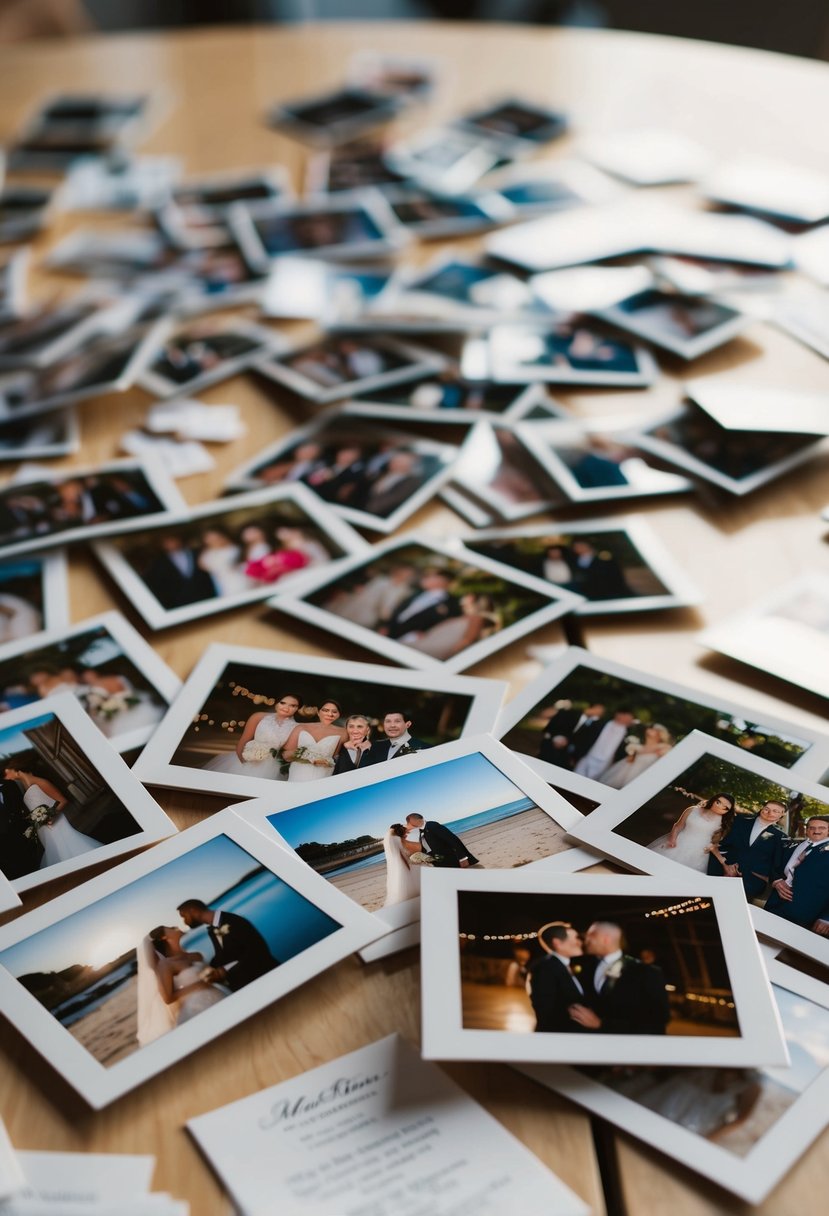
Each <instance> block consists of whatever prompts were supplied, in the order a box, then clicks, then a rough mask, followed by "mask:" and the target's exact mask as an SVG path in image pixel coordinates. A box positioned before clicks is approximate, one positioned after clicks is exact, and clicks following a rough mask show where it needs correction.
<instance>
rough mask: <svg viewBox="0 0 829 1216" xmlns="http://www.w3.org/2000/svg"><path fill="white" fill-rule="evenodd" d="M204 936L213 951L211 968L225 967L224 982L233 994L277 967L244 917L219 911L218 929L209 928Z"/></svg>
mask: <svg viewBox="0 0 829 1216" xmlns="http://www.w3.org/2000/svg"><path fill="white" fill-rule="evenodd" d="M207 933H208V936H209V937H210V940H211V942H212V943H213V949H214V951H215V953H214V955H213V959H212V961H211V964H210V965H211V967H223V968H224V970H225V975H226V979H225V980H224V981H223V982H224V983H226V984H227V986H228V988H230V989H231V990H232V991H233V992H237V991H238V990H239V989H240V988H244V987H245V985H246V984H250V983H252V982H253V980H258V979H259V978H260V976H263V975H265V974H266V973H267V972H268V971H273V969H274V967H278V966H279V961H278V960H277V959H275V958H274V957H273V955H272V954H271V952H270V950H269V949H268V944H267V942H266V941H265V939H264V937H263V936H262V934H261V933H260V932H259V930H258V929H255V928H254V927H253V925H252V924H251V923H250V921H249V920H245V918H244V916H237V915H236V913H235V912H221V913H220V915H219V927H218V929H217V928H216V927H215V926H214V925H210V926H209V927H208V930H207Z"/></svg>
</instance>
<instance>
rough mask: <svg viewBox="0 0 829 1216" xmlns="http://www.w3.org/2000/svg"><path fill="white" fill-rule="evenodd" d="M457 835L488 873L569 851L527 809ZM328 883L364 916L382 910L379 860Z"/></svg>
mask: <svg viewBox="0 0 829 1216" xmlns="http://www.w3.org/2000/svg"><path fill="white" fill-rule="evenodd" d="M459 835H460V837H461V839H462V840H463V842H464V844H465V845H466V847H467V848H468V849H469V850H470V851H471V852H472V854H473V855H474V856H475V857H477V858H478V860H479V862H480V863H481V867H485V868H486V869H488V870H512V869H515V868H516V867H517V866H525V865H526V864H527V863H528V862H530V861H540V859H541V858H542V857H551V856H552V855H553V854H554V853H561V852H563V850H564V849H566V848H569V847H570V846H569V845H567V844H566V843H565V841H564V836H565V832H564V829H563V828H560V827H559V826H558V824H557V823H556V822H555V821H554V820H553V819H551V818H550V816H549V815H545V813H544V812H543V811H542V810H539V808H538V807H530V809H529V810H527V811H521V812H520V813H519V814H518V815H510V816H509V817H508V818H506V819H502V820H501V821H500V822H499V823H488V824H485V825H484V827H480V828H472V829H471V831H469V832H461V833H459ZM328 881H329V882H330V883H332V884H333V885H334V886H335V887H337V889H338V890H340V891H342V892H343V894H344V895H349V896H350V897H351V898H352V899H354V900H356V901H357V903H358V904H361V905H362V906H363V907H364V908H365V909H366V911H368V912H376V911H377V909H378V908H382V906H383V900H384V899H385V895H386V866H385V862H384V861H383V860H382V859H381V860H380V861H379V862H378V863H377V865H373V866H366V867H365V868H363V869H361V870H355V871H354V872H353V873H352V874H340V875H338V876H337V877H336V878H329V880H328Z"/></svg>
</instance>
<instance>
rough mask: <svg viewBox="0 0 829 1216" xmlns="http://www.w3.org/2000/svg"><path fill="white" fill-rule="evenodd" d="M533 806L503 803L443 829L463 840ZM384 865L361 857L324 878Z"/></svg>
mask: <svg viewBox="0 0 829 1216" xmlns="http://www.w3.org/2000/svg"><path fill="white" fill-rule="evenodd" d="M534 806H535V803H534V802H533V800H532V798H526V797H525V798H516V799H515V800H514V801H513V802H505V803H504V804H503V805H502V806H494V807H490V809H489V810H487V811H479V812H478V814H477V815H467V817H466V818H465V819H454V820H453V819H450V820H449V821H448V822H447V823H445V824H444V827H447V828H449V830H450V832H454V833H455V835H456V836H460V838H461V840H463V835H464V832H471V831H472V829H473V828H483V827H486V826H487V824H489V823H500V822H501V821H502V820H503V819H511V818H512V816H513V815H520V814H521V813H522V812H523V811H529V810H530V809H531V808H532V807H534ZM385 864H386V859H385V857H384V855H383V854H382V853H379V854H377V853H375V854H374V855H373V856H372V857H361V858H360V860H359V861H351V862H349V863H348V864H347V865H344V866H340V867H339V868H338V869H336V870H329V871H328V872H327V873H326V874H325V875H324V877H325V878H336V877H337V876H339V875H340V874H353V873H355V871H357V870H367V869H369V868H370V867H371V866H384V865H385Z"/></svg>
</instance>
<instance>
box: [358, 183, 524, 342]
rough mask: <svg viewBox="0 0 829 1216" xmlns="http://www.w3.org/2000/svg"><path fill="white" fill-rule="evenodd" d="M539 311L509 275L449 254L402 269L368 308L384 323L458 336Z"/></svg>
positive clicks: (513, 276) (520, 284)
mask: <svg viewBox="0 0 829 1216" xmlns="http://www.w3.org/2000/svg"><path fill="white" fill-rule="evenodd" d="M470 197H471V196H470ZM539 311H541V312H545V311H546V310H544V309H539V305H538V302H537V301H536V300H535V299H534V296H533V293H532V291H531V289H530V287H529V286H528V285H527V284H526V283H524V282H523V281H522V280H520V279H518V278H516V277H515V275H512V274H508V273H507V272H505V271H504V270H503V269H496V268H495V267H492V266H487V265H485V264H484V263H483V262H482V261H480V260H478V259H475V258H462V257H460V256H458V255H457V254H452V253H449V254H442V255H440V256H438V257H437V258H436V259H435V260H434V261H433V262H430V263H428V264H427V265H426V266H417V267H410V268H409V269H407V270H402V271H401V272H400V273H399V274H398V275H397V276H396V277H395V279H394V280H393V281H392V282H391V283H390V284H389V286H388V288H387V289H386V291H384V292H383V294H382V295H381V296H380V297H379V298H378V299H377V300H376V301H375V302H374V305H373V312H374V313H375V314H376V316H377V319H378V320H382V321H383V322H384V323H388V324H400V323H401V322H407V323H408V324H409V325H410V326H411V327H412V328H416V327H417V326H418V325H419V327H420V328H421V329H423V330H424V331H429V330H434V331H436V332H442V331H443V330H445V329H455V330H457V331H458V332H461V333H462V332H465V331H466V330H468V329H475V328H478V329H480V328H483V327H485V325H486V324H488V323H489V322H490V321H491V322H492V323H493V324H494V323H496V322H502V321H504V320H505V319H514V318H515V317H519V318H520V317H522V316H523V315H524V314H525V313H526V314H527V315H528V316H529V317H530V319H532V318H534V317H535V316H537V315H538V313H539Z"/></svg>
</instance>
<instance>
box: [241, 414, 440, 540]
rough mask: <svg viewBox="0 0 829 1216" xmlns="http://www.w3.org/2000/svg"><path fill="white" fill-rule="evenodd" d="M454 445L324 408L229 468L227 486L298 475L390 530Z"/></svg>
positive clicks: (429, 486) (354, 517) (365, 521)
mask: <svg viewBox="0 0 829 1216" xmlns="http://www.w3.org/2000/svg"><path fill="white" fill-rule="evenodd" d="M457 451H458V450H457V448H456V447H454V446H452V445H450V444H444V443H436V442H434V440H431V439H419V438H418V437H417V436H415V435H407V434H406V433H405V432H404V431H398V430H395V429H394V428H392V427H385V428H384V427H377V426H375V425H374V424H373V423H370V422H368V421H363V420H362V419H360V418H353V417H348V416H341V415H339V414H334V415H328V416H327V417H326V418H325V419H323V420H321V421H320V422H319V423H318V424H316V425H314V426H310V427H305V428H304V429H303V430H300V431H293V432H292V433H291V435H290V436H288V437H287V438H285V439H280V440H278V441H277V443H275V444H273V445H272V446H271V447H269V448H266V449H265V450H264V452H260V453H259V455H258V456H256V457H255V458H254V459H253V460H251V461H248V463H247V464H245V465H243V466H242V468H240V469H237V470H236V472H235V473H231V475H230V477H229V479H228V483H227V484H228V488H230V489H235V490H254V489H260V488H262V487H266V486H279V485H290V484H293V483H296V482H299V483H301V484H302V485H305V486H308V488H309V489H310V490H313V492H314V493H315V494H316V495H317V497H318V498H321V499H322V500H323V501H324V502H327V503H329V504H330V506H331V507H332V508H333V510H335V511H336V512H337V514H338V515H341V516H342V517H343V519H347V520H349V521H350V522H351V523H356V524H361V525H362V526H363V527H368V528H372V529H374V530H375V531H380V532H393V531H394V530H395V529H396V528H397V527H398V526H399V525H400V524H401V523H403V521H404V520H406V519H408V518H409V516H410V515H412V514H413V513H414V512H415V511H416V510H417V509H418V508H419V507H421V506H423V504H424V503H426V502H428V501H429V499H431V498H432V497H433V495H434V494H435V493H436V492H437V491H438V489H439V488H440V486H441V485H442V483H443V482H444V480H445V479H446V477H447V476H448V472H449V468H450V466H451V465H452V462H453V461H454V460H455V457H456V456H457Z"/></svg>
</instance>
